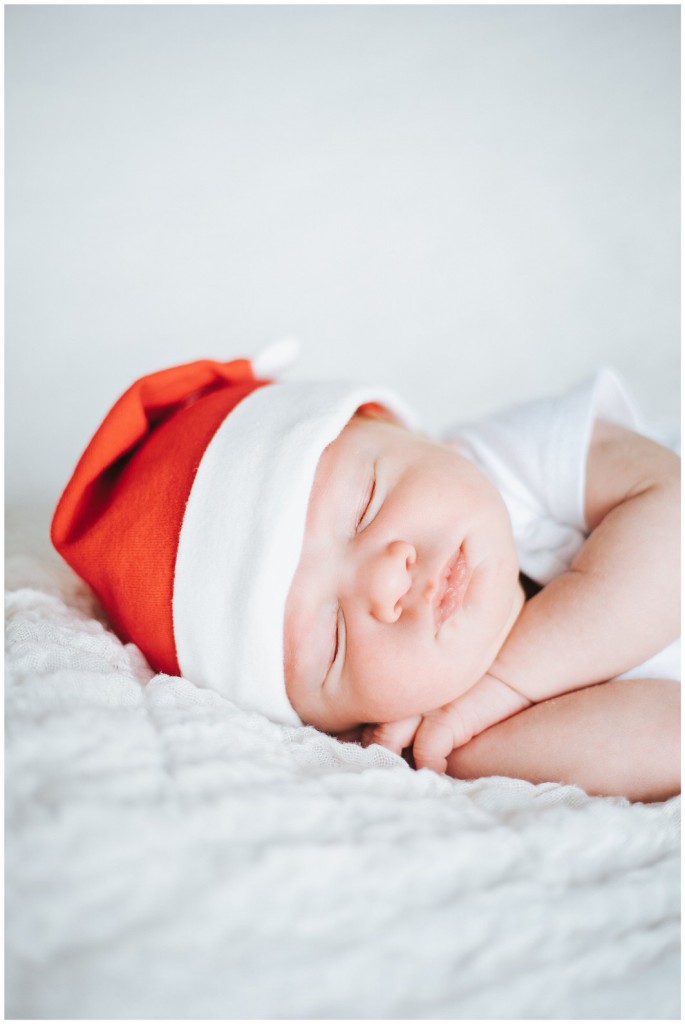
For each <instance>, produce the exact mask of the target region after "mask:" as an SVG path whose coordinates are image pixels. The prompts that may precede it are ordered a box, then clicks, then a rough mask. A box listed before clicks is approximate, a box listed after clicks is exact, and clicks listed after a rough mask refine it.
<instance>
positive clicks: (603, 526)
mask: <svg viewBox="0 0 685 1024" xmlns="http://www.w3.org/2000/svg"><path fill="white" fill-rule="evenodd" d="M679 467H680V460H679V459H678V458H677V456H675V455H674V454H673V453H672V452H670V451H669V450H668V449H666V448H663V447H662V446H661V445H659V444H656V442H654V441H650V440H649V439H647V438H644V437H641V436H640V435H638V434H635V433H633V432H632V431H630V430H626V429H625V428H623V427H619V426H616V425H614V424H610V423H605V422H603V421H598V422H597V424H596V425H595V431H594V435H593V439H592V444H591V447H590V452H589V456H588V473H587V487H586V518H587V522H588V526H589V529H590V531H591V532H590V534H589V536H588V538H587V540H586V542H585V544H584V545H583V547H582V549H581V550H580V552H579V553H578V555H577V556H576V558H575V559H574V561H573V563H572V564H571V567H570V569H569V570H568V571H567V572H565V573H563V574H562V575H560V576H558V577H557V578H556V579H554V580H552V581H551V582H550V583H549V584H548V585H547V586H546V587H544V589H543V590H541V591H540V593H538V594H536V596H535V597H533V598H532V599H531V600H530V601H528V602H527V604H526V605H525V606H524V608H523V611H522V612H521V615H520V616H519V618H518V620H517V621H516V623H515V625H514V627H513V629H512V630H511V632H510V634H509V636H508V637H507V640H506V641H505V643H504V645H503V647H502V649H501V650H500V652H499V654H498V655H497V658H496V659H495V661H494V662H493V664H492V666H491V667H490V668H489V670H488V674H487V676H485V677H484V678H483V679H482V680H480V681H479V682H478V683H476V685H475V686H474V687H472V689H471V690H469V691H467V693H466V694H464V696H463V697H460V698H458V699H457V700H455V701H452V703H451V704H448V705H446V706H445V707H443V708H438V709H436V710H435V711H434V712H431V713H430V714H428V715H426V716H425V717H424V719H423V720H422V722H421V723H420V725H419V727H418V729H417V732H416V739H415V742H414V751H415V759H416V763H417V765H419V766H424V765H425V766H427V767H432V768H435V769H436V770H438V771H441V770H444V766H445V759H446V757H447V754H448V753H449V752H450V750H451V749H452V748H453V747H455V746H459V745H460V744H463V743H466V742H467V741H468V740H469V739H471V737H473V736H475V735H477V734H478V732H481V731H482V730H483V729H486V728H488V726H490V725H493V724H495V723H496V722H499V721H501V720H502V719H504V718H506V717H508V716H510V715H512V714H515V713H516V712H517V711H519V710H522V709H523V708H525V707H527V706H528V705H529V704H530V703H537V702H538V701H541V700H545V699H547V698H549V697H552V696H556V695H559V694H562V693H566V692H568V691H570V690H575V689H579V688H581V687H585V686H588V685H589V684H593V683H596V682H600V681H603V680H605V679H610V678H612V677H613V676H616V675H619V674H620V673H622V672H624V671H626V670H627V669H628V668H630V667H632V666H633V665H636V664H640V663H641V662H642V661H645V660H646V659H647V658H648V657H650V656H651V655H652V654H655V653H656V652H657V651H658V650H660V649H661V648H662V647H666V646H667V645H668V644H669V643H671V642H672V641H673V640H674V639H675V638H676V637H677V636H678V633H679V623H680V608H679V597H680V589H679V588H680V585H679V537H680V528H679V521H680V512H679V509H680V491H679V485H680V470H679Z"/></svg>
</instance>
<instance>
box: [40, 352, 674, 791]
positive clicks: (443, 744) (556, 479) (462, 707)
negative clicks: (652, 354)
mask: <svg viewBox="0 0 685 1024" xmlns="http://www.w3.org/2000/svg"><path fill="white" fill-rule="evenodd" d="M259 370H260V368H258V371H259ZM260 372H262V373H263V370H261V371H260ZM260 372H256V371H255V369H254V367H253V366H251V364H249V363H248V362H247V361H246V360H239V361H235V362H233V363H223V364H222V363H212V362H210V361H208V360H203V361H200V362H198V363H194V364H188V365H187V366H185V367H175V368H172V369H171V370H168V371H161V372H160V373H159V374H153V375H150V376H149V377H147V378H143V379H142V380H141V381H138V382H136V384H135V385H134V386H133V387H132V388H131V389H129V392H127V393H126V395H125V396H123V397H122V399H120V401H119V403H117V405H116V406H115V407H114V409H113V410H112V411H111V412H110V414H109V415H108V417H107V418H106V420H105V422H104V423H103V425H102V427H101V428H100V431H99V432H98V434H96V437H95V438H94V439H93V441H92V442H91V445H90V446H89V448H88V449H87V451H86V453H84V456H83V458H82V460H81V462H80V463H79V466H78V467H77V470H76V472H75V474H74V477H73V478H72V481H70V484H69V486H68V487H67V490H66V491H65V494H64V496H63V498H62V500H61V502H60V505H59V506H58V509H57V512H56V515H55V520H54V523H53V540H54V542H55V544H56V546H57V547H58V550H60V551H61V552H62V553H63V554H64V556H65V557H66V558H67V560H68V561H70V563H71V564H72V565H73V566H74V567H75V568H76V569H77V571H78V572H80V573H81V574H82V575H83V576H84V578H85V579H86V580H88V582H90V583H91V585H92V586H93V587H94V588H95V590H96V592H97V593H98V594H99V596H100V598H101V600H102V601H103V603H104V604H105V607H106V608H107V610H108V611H109V613H110V615H111V617H112V619H113V622H114V624H115V626H116V628H117V629H118V631H119V632H120V634H121V635H122V636H123V637H124V638H125V639H132V640H134V641H135V642H136V643H138V644H139V646H140V647H141V649H142V650H143V651H144V653H145V654H146V655H147V656H148V658H149V659H150V661H151V663H152V664H153V665H154V666H155V667H156V668H158V669H161V670H163V671H167V672H179V671H181V672H183V674H184V675H186V676H187V677H188V678H189V679H191V680H192V681H194V682H197V683H198V684H199V685H205V686H212V687H214V688H216V689H218V690H219V691H220V692H222V693H224V694H226V695H227V696H229V697H230V698H231V699H233V700H235V701H236V702H237V703H240V704H241V705H243V706H245V707H248V708H255V709H257V710H260V711H263V712H264V713H265V714H268V715H269V716H270V717H272V718H273V719H274V720H276V721H284V722H289V723H293V724H295V723H298V722H304V723H307V724H311V725H314V726H316V727H317V728H319V729H322V730H325V731H327V732H331V733H334V734H338V735H339V736H341V737H342V738H345V739H362V741H363V742H365V743H369V742H380V743H383V744H384V745H386V746H388V747H390V748H391V749H392V750H395V751H397V752H398V753H399V752H401V751H403V750H407V749H408V748H411V754H410V755H409V756H411V757H413V761H414V763H415V765H416V767H419V768H420V767H428V768H432V769H434V770H436V771H445V770H446V769H447V770H449V771H450V772H451V773H452V774H457V775H462V776H463V777H473V775H474V774H479V773H482V774H494V773H502V774H510V775H512V774H513V775H520V776H521V777H525V778H530V779H531V780H532V781H542V780H543V779H549V780H551V781H555V780H556V781H567V782H577V783H578V784H580V785H584V786H585V787H586V788H587V789H588V791H590V792H605V793H609V792H618V793H625V795H628V796H631V797H632V798H634V799H662V798H664V797H665V796H667V795H670V793H672V792H675V791H677V788H678V785H679V783H678V777H679V769H678V750H679V740H678V730H677V722H678V719H679V715H678V712H677V708H678V702H679V687H678V686H677V683H676V678H677V673H678V662H677V657H674V656H675V655H676V650H675V648H674V647H673V646H672V645H673V644H674V642H675V641H676V639H677V637H678V635H679V627H680V615H679V552H678V544H679V460H678V458H677V457H676V456H675V455H674V454H673V453H672V452H670V451H669V450H667V449H666V448H664V447H662V446H660V445H658V444H657V443H656V442H654V441H651V440H649V439H648V438H646V437H644V436H642V435H641V434H640V433H638V432H637V431H636V430H635V429H634V427H635V422H634V419H635V417H634V412H633V410H632V409H631V406H630V402H629V401H628V399H627V398H626V397H625V395H624V394H623V391H622V389H621V386H620V385H619V383H618V381H617V380H616V378H615V377H614V376H613V375H611V374H609V373H607V372H606V371H605V372H603V373H601V374H599V375H598V377H597V378H596V379H595V380H594V381H593V382H590V383H589V384H586V385H583V386H581V387H580V388H576V389H574V390H573V391H572V392H570V393H569V394H568V395H567V396H564V397H563V398H562V399H560V400H556V399H555V400H554V401H552V402H542V403H533V404H532V405H530V406H528V407H521V408H519V409H517V410H515V411H514V412H513V413H510V414H508V415H505V416H504V417H494V418H491V419H490V420H487V421H484V422H483V424H480V425H474V426H472V427H469V428H464V429H463V430H462V431H461V432H460V434H459V435H458V436H456V437H455V438H454V440H453V441H452V442H451V443H444V444H443V443H437V442H435V441H433V440H431V439H429V438H427V437H425V436H424V435H422V434H421V433H418V432H416V431H415V430H414V429H412V426H411V419H412V417H411V414H410V413H409V412H408V411H407V410H406V409H405V407H404V406H403V405H402V403H401V402H399V401H398V400H396V399H395V398H394V396H392V395H389V394H388V393H386V392H384V391H382V389H363V388H362V389H360V388H354V387H351V386H350V385H341V384H337V383H336V384H330V385H316V384H313V383H311V382H309V383H307V382H305V383H300V384H272V383H271V382H270V381H269V380H268V379H266V378H265V377H262V376H260ZM146 566H149V569H150V572H151V573H152V574H153V575H154V577H155V578H154V579H153V580H152V581H150V580H148V579H147V574H146V571H145V570H146ZM164 567H166V568H164ZM674 665H675V667H674ZM626 675H629V676H632V677H633V678H630V679H627V678H624V677H625V676H626ZM664 677H665V678H664ZM609 680H612V681H611V682H608V681H609ZM594 684H600V685H594ZM561 695H565V696H561ZM550 698H559V699H558V700H550ZM498 723H500V724H498ZM474 737H475V738H474Z"/></svg>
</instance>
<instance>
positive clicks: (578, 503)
mask: <svg viewBox="0 0 685 1024" xmlns="http://www.w3.org/2000/svg"><path fill="white" fill-rule="evenodd" d="M596 419H604V420H608V421H610V422H612V423H618V424H620V425H621V426H624V427H629V428H630V429H632V430H637V431H638V432H641V433H646V431H645V430H644V425H643V423H642V421H641V417H640V415H639V413H638V411H637V408H636V406H635V404H634V402H633V401H632V400H631V399H630V398H629V397H628V395H627V393H626V390H625V387H624V386H623V384H622V383H621V382H620V380H619V379H618V377H617V376H616V374H615V373H614V372H613V371H611V370H607V369H604V370H600V371H599V373H597V375H596V376H595V377H594V378H592V379H591V380H588V381H584V382H583V383H581V384H579V385H577V386H576V387H574V388H572V389H571V390H570V391H568V392H566V393H565V394H563V395H561V396H555V397H552V398H545V399H540V400H538V401H532V402H527V403H524V404H522V405H519V406H516V407H515V408H512V409H508V410H506V411H505V412H503V413H499V414H496V415H494V416H490V417H487V418H485V419H482V420H479V421H477V422H474V423H466V424H459V425H458V426H457V427H455V428H454V430H453V431H451V432H449V433H448V435H447V438H446V440H447V441H449V442H451V443H454V444H456V445H457V446H458V448H459V450H460V451H461V452H462V453H463V454H464V455H466V456H467V458H469V459H470V460H471V461H472V462H474V463H475V464H476V465H477V466H478V467H479V468H480V469H482V470H483V472H484V473H485V474H486V475H487V476H488V477H489V478H490V479H491V480H492V482H493V483H494V484H495V486H496V487H497V489H498V490H499V492H500V494H501V495H502V498H503V499H504V502H505V504H506V506H507V509H508V511H509V515H510V517H511V523H512V527H513V532H514V542H515V544H516V550H517V553H518V558H519V567H520V569H521V572H523V573H524V574H525V575H526V576H528V577H530V579H532V580H534V581H535V582H536V583H540V584H542V585H544V584H546V583H549V581H550V580H552V579H554V577H555V576H558V575H560V573H562V572H565V571H566V570H567V569H568V568H569V566H570V564H571V561H572V560H573V558H574V556H575V555H576V554H577V552H578V551H579V550H580V548H581V546H582V544H583V542H584V540H585V538H586V537H587V535H588V532H589V531H588V527H587V523H586V521H585V477H586V463H587V454H588V449H589V445H590V439H591V436H592V428H593V424H594V421H595V420H596ZM629 677H633V678H639V677H645V678H648V677H649V678H663V679H680V640H677V641H676V642H675V643H673V644H671V645H670V646H669V647H667V648H665V649H664V650H662V651H660V652H659V653H658V654H655V655H654V656H653V657H652V658H650V659H649V660H648V661H646V662H643V663H642V664H641V665H636V666H635V667H634V668H632V669H630V671H628V672H624V673H622V675H621V676H619V677H618V678H621V679H624V678H629Z"/></svg>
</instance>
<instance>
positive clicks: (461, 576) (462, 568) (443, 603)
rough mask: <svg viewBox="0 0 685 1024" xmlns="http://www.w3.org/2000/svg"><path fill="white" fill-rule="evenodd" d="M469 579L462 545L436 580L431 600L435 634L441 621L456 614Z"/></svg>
mask: <svg viewBox="0 0 685 1024" xmlns="http://www.w3.org/2000/svg"><path fill="white" fill-rule="evenodd" d="M470 579H471V569H470V567H469V564H468V562H467V560H466V555H465V554H464V548H463V545H462V547H460V548H459V550H458V551H457V553H456V554H454V555H453V556H452V557H451V558H450V560H449V561H448V562H447V565H446V566H445V568H444V569H443V570H442V572H441V573H440V576H439V578H438V581H437V589H436V592H435V596H434V597H433V600H432V602H431V604H432V607H433V619H434V622H435V634H436V636H437V634H438V631H439V629H440V627H441V626H442V624H443V622H445V621H446V620H447V619H450V618H452V616H453V615H456V613H457V612H458V611H459V609H460V608H461V606H462V605H463V603H464V597H465V595H466V590H467V588H468V585H469V581H470Z"/></svg>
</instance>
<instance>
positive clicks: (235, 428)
mask: <svg viewBox="0 0 685 1024" xmlns="http://www.w3.org/2000/svg"><path fill="white" fill-rule="evenodd" d="M367 402H375V403H378V404H380V405H383V406H385V407H386V408H387V409H388V410H389V411H390V412H392V413H393V414H395V415H396V416H398V418H399V419H400V420H402V421H403V422H404V423H407V424H408V425H413V424H414V422H415V418H414V416H413V414H412V413H411V412H410V410H409V409H408V408H407V407H405V406H404V404H403V403H402V402H401V401H400V400H399V399H398V398H396V396H394V395H393V394H392V393H390V392H386V391H385V390H384V389H382V388H371V387H365V386H360V385H353V384H349V383H340V382H335V383H330V382H327V383H319V382H313V381H303V382H293V383H290V382H288V383H279V384H270V385H266V386H264V387H261V388H258V389H257V390H256V391H253V392H252V393H251V394H250V395H248V396H247V397H246V398H244V399H243V400H242V401H241V402H240V403H239V404H238V405H237V406H236V407H235V409H233V411H232V412H231V413H229V415H228V416H227V417H226V419H225V420H224V422H223V423H222V424H221V426H220V427H219V429H218V430H217V432H216V434H215V435H214V437H213V438H212V440H211V442H210V443H209V445H208V446H207V448H206V450H205V453H204V455H203V457H202V461H201V462H200V466H199V468H198V471H197V474H196V477H195V480H194V482H193V486H192V489H191V492H190V497H189V498H188V504H187V506H186V511H185V515H184V519H183V525H182V527H181V533H180V538H179V545H178V553H177V556H176V569H175V575H174V596H173V621H174V638H175V642H176V653H177V657H178V663H179V666H180V668H181V671H182V673H183V675H184V676H186V677H187V678H188V679H190V680H191V681H193V682H195V683H197V684H198V685H201V686H207V687H209V688H211V689H214V690H217V691H219V692H220V693H222V694H223V695H224V696H226V697H228V698H229V699H230V700H232V701H235V703H236V704H238V705H240V706H241V707H244V708H248V709H253V710H256V711H260V712H262V713H263V714H265V715H266V716H267V717H268V718H270V719H272V720H273V721H276V722H282V723H284V724H289V725H299V724H301V720H300V718H299V716H298V715H297V713H296V712H295V710H294V708H293V707H292V705H291V704H290V701H289V700H288V696H287V694H286V689H285V678H284V671H283V621H284V613H285V603H286V599H287V596H288V591H289V590H290V584H291V582H292V579H293V576H294V574H295V570H296V568H297V564H298V562H299V558H300V552H301V548H302V542H303V538H304V528H305V521H306V516H307V505H308V503H309V495H310V492H311V488H312V483H313V481H314V474H315V472H316V467H317V464H318V461H319V457H320V456H321V453H322V452H323V450H324V448H326V447H327V445H329V444H330V443H331V442H332V441H334V440H335V438H336V437H337V436H338V434H339V433H340V432H341V430H342V429H343V427H344V426H345V425H346V423H347V422H348V421H349V420H350V418H351V417H352V416H353V415H354V413H355V412H356V410H357V409H358V408H359V406H360V405H364V404H365V403H367Z"/></svg>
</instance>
